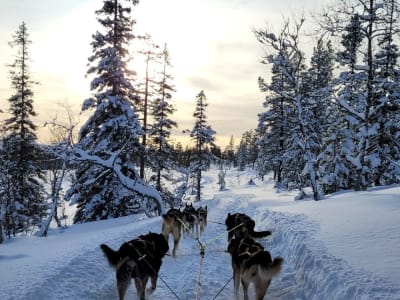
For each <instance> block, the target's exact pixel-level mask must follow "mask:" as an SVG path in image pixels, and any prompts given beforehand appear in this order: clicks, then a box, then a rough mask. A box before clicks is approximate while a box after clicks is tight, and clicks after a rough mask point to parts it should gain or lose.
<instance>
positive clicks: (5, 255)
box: [0, 168, 400, 300]
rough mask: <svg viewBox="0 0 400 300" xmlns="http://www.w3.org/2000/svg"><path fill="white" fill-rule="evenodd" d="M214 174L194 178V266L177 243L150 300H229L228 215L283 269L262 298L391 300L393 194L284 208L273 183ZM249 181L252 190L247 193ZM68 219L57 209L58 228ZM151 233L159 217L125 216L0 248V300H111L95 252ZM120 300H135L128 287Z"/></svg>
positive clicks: (397, 207) (396, 277)
mask: <svg viewBox="0 0 400 300" xmlns="http://www.w3.org/2000/svg"><path fill="white" fill-rule="evenodd" d="M218 173H219V169H218V168H215V169H213V168H211V169H210V170H209V171H206V172H204V174H203V177H202V178H203V186H204V187H203V190H202V191H203V194H202V195H203V196H202V201H201V202H196V203H195V204H194V206H195V207H199V206H200V205H201V206H203V207H204V206H205V205H207V208H208V217H207V219H208V223H207V227H206V228H205V231H204V233H203V234H202V235H201V236H200V238H199V240H200V242H201V243H202V244H203V245H204V246H205V251H204V252H205V254H204V258H203V260H200V255H199V252H200V249H199V244H198V241H197V240H195V239H194V238H193V237H191V236H188V237H185V238H182V240H181V242H180V243H179V248H178V251H177V254H176V257H175V258H173V257H172V256H165V257H164V258H163V264H162V266H161V269H160V273H159V275H160V278H159V280H158V284H157V288H156V290H155V291H154V293H153V294H152V296H151V297H150V299H153V300H158V299H159V300H161V299H178V298H177V297H179V299H182V300H189V299H195V295H197V290H199V299H201V300H203V299H204V300H209V299H217V300H231V299H233V283H232V281H230V278H231V276H232V268H231V261H230V255H229V254H228V253H226V252H225V250H226V248H227V235H226V229H225V225H223V224H222V225H221V224H220V223H221V222H222V223H223V222H224V220H225V218H226V216H227V214H228V212H230V213H236V212H241V213H245V214H247V215H249V216H250V217H251V218H253V219H254V220H255V223H256V227H255V229H256V230H270V231H271V232H272V235H271V236H269V237H266V238H263V239H259V240H258V241H259V242H260V243H261V244H262V245H263V246H264V247H265V249H266V250H268V251H269V252H270V253H271V256H272V257H273V258H275V257H277V256H281V257H282V258H283V260H284V264H283V268H282V271H281V273H280V274H279V275H278V276H277V277H274V278H273V279H272V283H271V286H270V288H269V290H268V292H267V297H266V299H281V300H293V299H296V300H306V299H340V300H353V299H380V300H394V299H400V286H399V285H398V283H399V281H400V257H399V255H398V254H399V252H398V251H399V249H400V231H399V222H398V217H399V215H400V202H399V194H400V186H398V185H397V186H387V187H379V188H375V189H369V190H368V191H363V192H354V191H343V192H340V193H336V194H334V195H327V196H326V198H325V199H323V200H321V201H313V200H307V199H306V200H294V199H295V197H296V195H297V193H298V191H291V192H289V191H281V192H279V193H278V192H277V191H276V189H275V187H274V186H275V182H274V181H273V180H271V179H269V180H265V181H264V182H261V181H260V180H259V179H258V178H256V177H257V176H256V175H255V174H254V173H253V172H251V171H250V170H247V171H243V172H239V171H237V170H236V169H231V170H227V173H226V177H225V181H226V189H225V190H223V191H220V190H219V185H218V183H217V182H218ZM250 178H252V179H253V180H254V182H255V185H248V181H249V179H250ZM66 184H67V182H66ZM309 192H310V195H311V191H309ZM189 197H192V196H189ZM186 200H188V199H186ZM189 200H190V199H189ZM74 211H75V207H74V206H66V212H67V214H68V216H69V217H68V219H67V224H68V225H69V224H70V220H71V219H72V217H73V213H74ZM161 224H162V220H161V217H155V218H151V219H147V218H146V217H144V215H135V216H127V217H122V218H118V219H110V220H105V221H96V222H89V223H85V224H76V225H69V226H68V227H67V228H62V229H56V228H54V227H52V229H51V230H50V231H49V235H48V236H47V237H45V238H41V237H37V236H35V235H34V234H32V235H31V234H29V235H27V236H20V237H17V238H11V239H6V240H5V241H4V243H3V244H1V245H0V286H1V289H0V299H2V300H11V299H13V300H22V299H30V300H42V299H43V300H44V299H46V300H53V299H54V300H56V299H87V300H101V299H104V300H105V299H107V300H112V299H117V291H116V282H115V272H114V271H113V270H112V268H111V267H110V266H109V264H108V263H107V261H106V259H105V258H104V256H103V255H102V253H101V250H100V247H99V245H100V244H102V243H105V244H107V245H108V246H110V247H111V248H113V249H117V248H119V246H120V245H121V244H122V243H123V242H125V241H128V240H131V239H133V238H136V237H137V236H139V235H141V234H146V233H148V232H149V231H152V232H158V233H159V232H160V231H161ZM169 244H170V247H172V239H171V238H170V241H169ZM200 267H201V268H200ZM200 270H201V272H200ZM198 280H200V284H201V285H200V287H199V289H198V285H197V282H198ZM166 284H168V286H169V288H170V289H171V290H172V291H174V292H175V294H176V295H177V297H174V295H173V294H172V292H171V291H170V289H169V288H167V286H166ZM225 284H226V287H225V288H224V285H225ZM249 290H250V299H254V292H253V288H252V287H250V289H249ZM218 293H219V294H218ZM217 295H218V296H217ZM240 295H241V292H240ZM126 299H137V298H136V297H135V289H134V285H133V284H132V285H131V286H130V287H129V289H128V292H127V295H126ZM241 299H243V298H242V297H241Z"/></svg>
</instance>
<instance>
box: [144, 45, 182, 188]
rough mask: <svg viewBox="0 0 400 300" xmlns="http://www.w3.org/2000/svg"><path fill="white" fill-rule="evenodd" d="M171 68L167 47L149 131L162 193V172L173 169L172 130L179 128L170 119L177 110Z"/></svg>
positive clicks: (158, 182)
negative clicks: (174, 102)
mask: <svg viewBox="0 0 400 300" xmlns="http://www.w3.org/2000/svg"><path fill="white" fill-rule="evenodd" d="M170 67H171V61H170V55H169V51H168V49H167V45H165V46H164V50H163V52H162V71H161V74H160V75H161V76H160V77H161V79H160V81H159V82H158V86H159V88H158V90H157V94H158V97H157V98H156V99H155V101H154V103H153V105H152V112H151V115H152V117H153V124H152V126H151V129H150V131H149V137H150V139H151V145H152V153H151V155H150V157H151V158H152V159H150V158H149V161H151V166H152V168H153V169H154V171H155V172H156V189H157V190H158V191H161V186H162V185H161V171H162V170H169V169H171V168H172V155H173V151H172V150H173V148H172V146H171V144H170V136H171V130H172V129H173V128H174V127H177V123H176V122H175V121H173V120H172V119H171V118H170V117H171V115H172V114H173V113H174V111H175V109H174V107H173V106H172V104H171V99H172V92H174V91H175V89H174V86H173V85H172V83H171V81H172V79H173V78H172V76H171V75H170V74H169V70H168V68H170Z"/></svg>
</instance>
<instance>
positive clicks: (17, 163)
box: [0, 22, 47, 237]
mask: <svg viewBox="0 0 400 300" xmlns="http://www.w3.org/2000/svg"><path fill="white" fill-rule="evenodd" d="M31 43H32V42H31V40H30V39H29V34H28V29H27V26H26V24H25V23H24V22H23V23H22V24H21V25H20V26H19V28H18V30H17V31H16V33H15V34H14V36H13V40H12V42H11V43H10V46H12V47H13V48H14V47H15V48H16V49H17V54H16V59H15V61H14V63H13V64H11V65H10V78H11V86H12V89H13V90H14V94H13V95H12V96H11V97H10V98H9V99H8V101H9V103H10V108H9V112H10V115H11V116H10V117H9V118H8V119H6V120H5V121H4V124H3V132H4V138H3V143H2V149H1V170H2V173H3V174H2V182H1V184H2V185H1V190H0V203H1V205H0V206H1V210H2V211H1V217H2V222H3V225H4V230H5V233H6V235H7V236H8V237H10V236H11V235H15V234H16V233H19V232H27V231H28V230H30V229H33V227H34V226H38V225H40V223H41V221H42V218H43V217H44V216H45V215H46V213H47V205H46V203H45V198H44V186H43V183H42V179H44V173H43V171H42V170H41V167H40V165H39V161H38V160H39V157H40V149H39V146H38V144H37V137H36V133H35V131H36V125H35V124H34V123H33V122H32V120H31V118H32V117H34V116H36V113H35V111H34V107H33V91H32V86H33V84H35V82H34V81H33V80H32V79H31V76H30V70H29V60H30V55H29V46H30V44H31Z"/></svg>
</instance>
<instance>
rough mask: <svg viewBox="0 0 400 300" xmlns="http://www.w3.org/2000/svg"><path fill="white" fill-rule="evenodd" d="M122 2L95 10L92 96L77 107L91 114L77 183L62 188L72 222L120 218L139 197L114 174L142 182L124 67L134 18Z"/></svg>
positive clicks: (81, 142) (110, 1) (138, 131)
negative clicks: (72, 208) (72, 212)
mask: <svg viewBox="0 0 400 300" xmlns="http://www.w3.org/2000/svg"><path fill="white" fill-rule="evenodd" d="M125 2H128V3H129V2H130V1H124V0H105V1H103V7H102V8H101V9H100V10H98V11H96V14H97V16H98V21H99V23H100V24H101V25H102V27H103V31H102V32H100V31H98V32H96V34H94V35H93V42H92V43H91V45H92V48H93V54H92V56H90V57H89V63H90V68H89V70H88V71H87V73H88V75H92V74H93V75H95V78H94V79H93V80H92V82H91V90H92V91H93V92H94V95H93V97H91V98H89V99H87V100H85V101H84V103H83V107H82V110H88V109H93V110H94V112H93V114H92V115H91V116H90V117H89V118H88V120H87V122H86V123H85V124H84V125H83V126H82V128H81V130H80V133H79V138H78V144H77V148H79V150H80V153H81V154H80V155H79V159H80V160H81V162H80V163H79V164H78V167H77V170H76V182H75V183H74V184H73V185H72V187H71V188H70V190H69V191H68V192H67V198H69V199H71V200H72V201H73V203H78V210H77V213H76V215H75V220H74V221H75V222H86V221H93V220H99V219H106V218H109V217H119V216H124V215H127V214H130V213H132V212H134V211H135V209H136V210H137V209H138V206H139V205H140V203H139V202H140V201H141V200H142V198H141V197H139V195H138V194H137V193H133V192H132V190H130V189H128V188H127V187H128V186H127V184H123V183H122V182H121V181H120V177H119V176H117V175H118V174H117V173H118V172H119V173H122V174H123V176H125V178H128V179H131V180H132V181H135V182H138V183H140V182H141V180H140V178H139V176H138V174H137V172H136V170H135V167H134V166H135V163H137V162H138V158H137V157H138V153H139V152H140V143H139V138H140V136H141V135H142V134H143V130H142V127H141V125H140V124H139V121H138V118H137V115H136V112H135V110H134V107H133V106H132V100H133V99H134V93H135V91H134V88H133V86H132V84H131V82H130V81H129V76H131V75H132V74H133V73H132V71H130V70H129V69H128V67H127V63H128V59H129V54H128V45H129V42H130V41H131V40H132V39H133V38H134V35H133V33H132V26H133V24H134V22H133V20H132V19H131V17H130V13H131V7H130V6H128V5H126V6H125V5H124V3H125ZM133 4H137V1H134V3H133ZM82 153H83V154H82ZM85 155H88V156H90V157H91V158H93V157H94V158H97V160H100V159H101V160H103V161H109V160H112V164H113V166H114V169H113V168H107V167H104V165H105V164H98V163H96V159H85ZM115 168H116V169H118V172H116V171H115Z"/></svg>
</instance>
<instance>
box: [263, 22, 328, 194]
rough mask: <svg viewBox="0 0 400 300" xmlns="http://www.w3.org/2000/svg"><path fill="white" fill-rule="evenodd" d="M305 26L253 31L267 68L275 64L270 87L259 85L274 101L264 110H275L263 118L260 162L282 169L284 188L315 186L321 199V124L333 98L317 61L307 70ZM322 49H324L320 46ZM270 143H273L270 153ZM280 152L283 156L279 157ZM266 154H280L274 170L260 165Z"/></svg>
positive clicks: (299, 24) (287, 24)
mask: <svg viewBox="0 0 400 300" xmlns="http://www.w3.org/2000/svg"><path fill="white" fill-rule="evenodd" d="M303 22H304V19H301V20H300V21H299V22H296V23H295V26H294V27H293V28H291V27H290V24H289V21H286V22H285V24H284V26H283V29H282V30H281V32H280V34H279V36H277V35H275V34H274V33H273V32H270V31H269V30H258V31H255V35H256V38H257V39H258V41H259V42H260V43H261V44H262V45H264V46H266V56H265V60H264V63H268V64H271V65H272V67H273V70H274V75H275V76H274V78H273V81H271V84H266V83H265V81H260V83H261V84H262V85H261V88H262V91H271V92H272V95H273V96H272V97H271V98H269V100H273V102H271V104H272V105H268V104H269V103H266V107H267V109H270V108H272V109H273V110H272V111H268V112H265V113H263V114H260V115H259V127H258V131H259V132H260V138H261V140H260V142H259V143H260V146H261V150H260V156H259V159H258V161H259V162H260V160H261V164H260V163H259V165H261V168H266V170H268V168H269V169H274V168H277V167H279V168H281V171H280V172H282V174H283V178H282V180H283V183H284V184H285V185H286V186H288V187H290V188H293V187H297V188H300V190H302V188H304V187H307V186H311V188H312V191H313V197H314V199H315V200H319V199H320V198H321V189H320V185H319V183H320V182H319V177H320V174H319V168H318V155H319V153H320V148H321V137H320V133H321V130H322V129H321V128H320V126H321V123H320V121H321V120H322V119H323V117H324V115H325V110H326V103H328V101H329V100H326V94H329V93H328V92H326V91H324V88H322V85H323V83H322V74H323V70H322V68H320V69H318V68H317V67H318V66H317V64H316V62H315V61H313V62H312V66H311V68H310V70H308V71H307V70H306V67H305V57H304V53H303V52H302V51H301V49H300V48H299V35H300V31H301V28H302V25H303ZM319 47H320V48H321V47H322V46H321V44H320V46H319ZM321 51H322V49H319V50H315V54H314V57H315V59H316V57H317V52H321ZM318 55H319V54H318ZM324 72H325V71H324ZM279 76H282V77H281V78H279ZM318 76H319V77H321V78H320V80H321V82H320V83H318V84H320V85H321V87H320V88H319V87H318V86H316V83H313V82H312V80H314V79H315V78H316V77H318ZM323 91H324V93H323ZM267 99H268V98H267ZM323 101H325V102H323ZM273 122H274V123H273ZM265 126H267V127H265ZM271 130H274V134H272V133H271ZM283 138H284V139H283ZM270 142H273V143H272V144H271V148H269V143H270ZM280 150H283V152H282V153H279V152H278V151H280ZM268 151H269V153H275V154H276V155H274V154H272V156H276V157H277V158H275V161H276V162H275V164H274V165H273V164H271V163H269V164H270V166H268V165H265V164H262V162H263V161H262V155H263V154H264V153H268ZM280 164H281V166H280Z"/></svg>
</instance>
